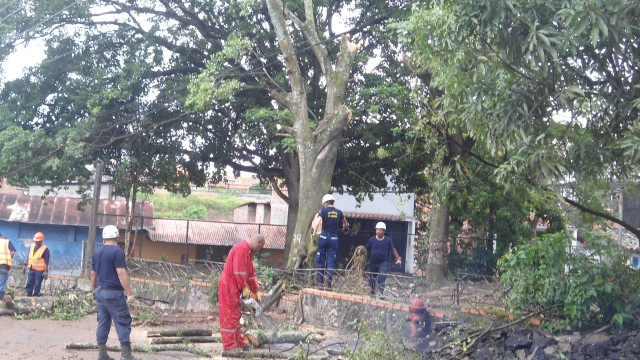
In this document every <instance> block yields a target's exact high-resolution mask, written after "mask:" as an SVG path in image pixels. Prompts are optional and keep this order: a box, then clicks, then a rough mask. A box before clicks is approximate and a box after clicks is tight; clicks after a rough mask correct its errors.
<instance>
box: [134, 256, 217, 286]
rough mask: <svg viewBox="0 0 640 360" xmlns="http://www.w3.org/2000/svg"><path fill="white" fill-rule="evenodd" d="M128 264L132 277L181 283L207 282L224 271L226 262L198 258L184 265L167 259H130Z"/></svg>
mask: <svg viewBox="0 0 640 360" xmlns="http://www.w3.org/2000/svg"><path fill="white" fill-rule="evenodd" d="M127 266H128V267H129V276H131V277H136V278H144V279H149V280H157V281H166V282H171V283H181V282H187V281H190V280H196V281H204V282H207V281H209V280H210V279H211V276H212V275H215V274H218V275H219V274H220V273H221V272H222V268H223V267H224V263H220V262H214V261H202V260H198V261H194V262H192V263H190V264H186V265H183V264H174V263H170V262H166V261H155V260H144V259H129V261H128V263H127Z"/></svg>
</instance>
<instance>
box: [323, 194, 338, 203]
mask: <svg viewBox="0 0 640 360" xmlns="http://www.w3.org/2000/svg"><path fill="white" fill-rule="evenodd" d="M327 201H336V199H334V198H333V195H331V194H325V195H324V196H323V197H322V203H323V204H324V203H326V202H327Z"/></svg>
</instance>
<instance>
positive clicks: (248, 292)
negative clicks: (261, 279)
mask: <svg viewBox="0 0 640 360" xmlns="http://www.w3.org/2000/svg"><path fill="white" fill-rule="evenodd" d="M250 295H251V290H249V287H248V286H245V287H244V289H242V297H245V298H248V297H249V296H250Z"/></svg>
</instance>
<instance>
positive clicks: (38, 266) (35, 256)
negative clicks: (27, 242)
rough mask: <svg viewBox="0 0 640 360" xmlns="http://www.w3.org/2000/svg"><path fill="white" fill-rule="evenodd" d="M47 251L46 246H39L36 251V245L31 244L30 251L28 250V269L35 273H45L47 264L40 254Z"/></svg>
mask: <svg viewBox="0 0 640 360" xmlns="http://www.w3.org/2000/svg"><path fill="white" fill-rule="evenodd" d="M45 250H47V246H46V245H44V244H43V245H41V246H40V247H39V248H38V250H36V244H31V250H29V268H30V269H33V270H36V271H45V270H47V263H46V262H45V261H44V259H43V258H42V254H44V251H45Z"/></svg>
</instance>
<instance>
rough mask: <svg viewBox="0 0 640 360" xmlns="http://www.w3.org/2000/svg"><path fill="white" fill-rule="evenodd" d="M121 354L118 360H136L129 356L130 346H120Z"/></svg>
mask: <svg viewBox="0 0 640 360" xmlns="http://www.w3.org/2000/svg"><path fill="white" fill-rule="evenodd" d="M120 348H121V353H120V360H138V359H136V358H135V357H133V355H131V344H127V345H120Z"/></svg>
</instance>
